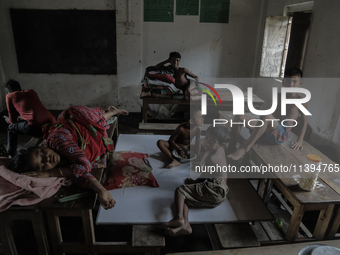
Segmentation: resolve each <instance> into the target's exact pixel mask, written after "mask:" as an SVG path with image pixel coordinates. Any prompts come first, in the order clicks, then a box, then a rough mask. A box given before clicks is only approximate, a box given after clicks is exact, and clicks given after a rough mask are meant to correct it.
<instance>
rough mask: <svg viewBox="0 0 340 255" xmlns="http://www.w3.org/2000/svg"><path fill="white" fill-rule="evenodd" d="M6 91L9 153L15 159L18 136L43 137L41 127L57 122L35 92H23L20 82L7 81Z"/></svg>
mask: <svg viewBox="0 0 340 255" xmlns="http://www.w3.org/2000/svg"><path fill="white" fill-rule="evenodd" d="M5 89H6V92H7V95H6V104H7V109H8V116H9V118H8V122H9V123H8V124H9V125H8V134H7V136H8V138H7V141H8V142H7V151H8V153H9V155H11V157H14V155H15V154H16V151H17V140H18V134H25V135H30V136H34V137H41V136H42V135H43V133H42V130H41V127H42V126H43V125H44V124H46V123H52V124H55V123H56V120H55V118H54V116H53V115H52V114H51V113H50V112H49V111H48V110H47V109H46V108H45V107H44V106H43V104H42V103H41V102H40V99H39V97H38V94H37V92H35V91H34V90H32V89H28V90H21V87H20V84H19V82H17V81H15V80H9V81H7V82H6V83H5ZM20 120H23V121H20Z"/></svg>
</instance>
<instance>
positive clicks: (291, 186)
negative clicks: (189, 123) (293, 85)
mask: <svg viewBox="0 0 340 255" xmlns="http://www.w3.org/2000/svg"><path fill="white" fill-rule="evenodd" d="M232 117H233V116H232V113H231V112H227V111H221V112H220V118H222V119H228V120H229V119H231V118H232ZM246 130H247V129H246V128H242V131H241V135H240V138H241V140H242V142H243V141H244V140H246V139H247V138H248V137H249V135H250V134H249V132H248V131H246ZM245 131H246V132H245ZM296 139H297V136H296V135H295V134H293V133H292V134H291V136H290V138H289V140H288V141H287V142H285V143H283V144H280V145H264V144H260V143H256V144H254V145H253V147H252V148H251V150H250V151H249V156H250V159H251V160H252V161H253V162H254V163H255V164H256V165H257V166H261V165H262V166H269V165H271V166H280V165H292V166H294V165H295V166H300V165H303V164H304V163H305V158H306V155H307V154H316V155H319V156H320V157H321V158H322V162H323V163H325V164H328V165H332V166H335V164H336V163H335V162H333V161H332V160H330V159H329V158H328V157H327V156H325V155H324V154H323V153H321V152H320V151H318V150H317V149H315V148H314V147H313V146H311V145H310V144H308V143H307V142H305V141H304V142H303V147H304V149H303V151H296V150H293V149H292V148H291V146H290V144H291V143H292V142H293V141H296ZM293 175H299V173H298V172H297V173H292V174H291V175H289V176H287V175H286V174H283V173H280V172H278V173H275V174H273V175H272V177H271V178H268V180H267V185H266V187H265V185H264V183H265V181H266V180H265V179H264V178H263V179H261V181H260V185H259V194H262V191H263V189H264V188H265V192H264V197H266V196H267V195H268V194H269V192H270V189H271V186H272V185H273V184H275V186H276V187H277V188H278V190H279V191H280V192H281V193H282V195H284V196H285V197H286V198H287V199H288V201H289V202H290V203H291V204H292V205H293V207H294V210H293V211H292V217H291V220H290V223H289V226H288V230H287V233H286V239H287V240H288V241H294V240H295V238H296V235H297V232H298V229H299V227H300V224H301V220H302V218H303V215H304V212H305V211H320V213H319V218H318V220H317V222H316V227H315V229H314V233H313V236H314V237H315V238H317V239H323V238H325V237H327V238H334V236H335V232H336V230H337V229H338V227H339V225H340V219H339V218H340V215H339V207H338V206H336V205H339V204H340V177H339V176H338V175H339V173H335V172H331V173H330V172H325V173H323V172H321V173H320V175H319V185H318V186H317V188H316V189H315V190H313V191H310V192H308V191H303V190H302V189H301V188H300V187H299V186H298V182H297V181H296V178H298V177H295V178H294V176H293ZM334 208H336V210H334ZM288 211H289V209H288ZM330 222H332V225H330V224H329V223H330Z"/></svg>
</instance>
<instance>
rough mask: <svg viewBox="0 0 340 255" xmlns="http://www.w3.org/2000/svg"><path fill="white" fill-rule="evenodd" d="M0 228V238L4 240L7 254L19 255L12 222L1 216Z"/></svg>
mask: <svg viewBox="0 0 340 255" xmlns="http://www.w3.org/2000/svg"><path fill="white" fill-rule="evenodd" d="M6 221H7V222H6ZM0 229H1V230H0V239H1V240H2V243H3V245H4V248H5V254H12V255H18V252H17V248H16V247H15V242H14V238H13V234H12V230H11V226H10V222H8V220H6V218H5V217H2V218H0Z"/></svg>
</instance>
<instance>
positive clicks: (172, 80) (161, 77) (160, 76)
mask: <svg viewBox="0 0 340 255" xmlns="http://www.w3.org/2000/svg"><path fill="white" fill-rule="evenodd" d="M147 76H148V78H150V79H156V80H160V81H164V82H167V83H175V78H174V77H172V76H170V75H167V74H162V73H154V74H148V75H147Z"/></svg>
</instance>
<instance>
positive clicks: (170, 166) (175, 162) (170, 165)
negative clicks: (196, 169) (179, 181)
mask: <svg viewBox="0 0 340 255" xmlns="http://www.w3.org/2000/svg"><path fill="white" fill-rule="evenodd" d="M180 164H181V163H180V162H178V161H177V160H175V159H174V160H173V161H172V162H171V163H170V164H169V165H168V166H167V167H168V168H173V167H176V166H179V165H180Z"/></svg>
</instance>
